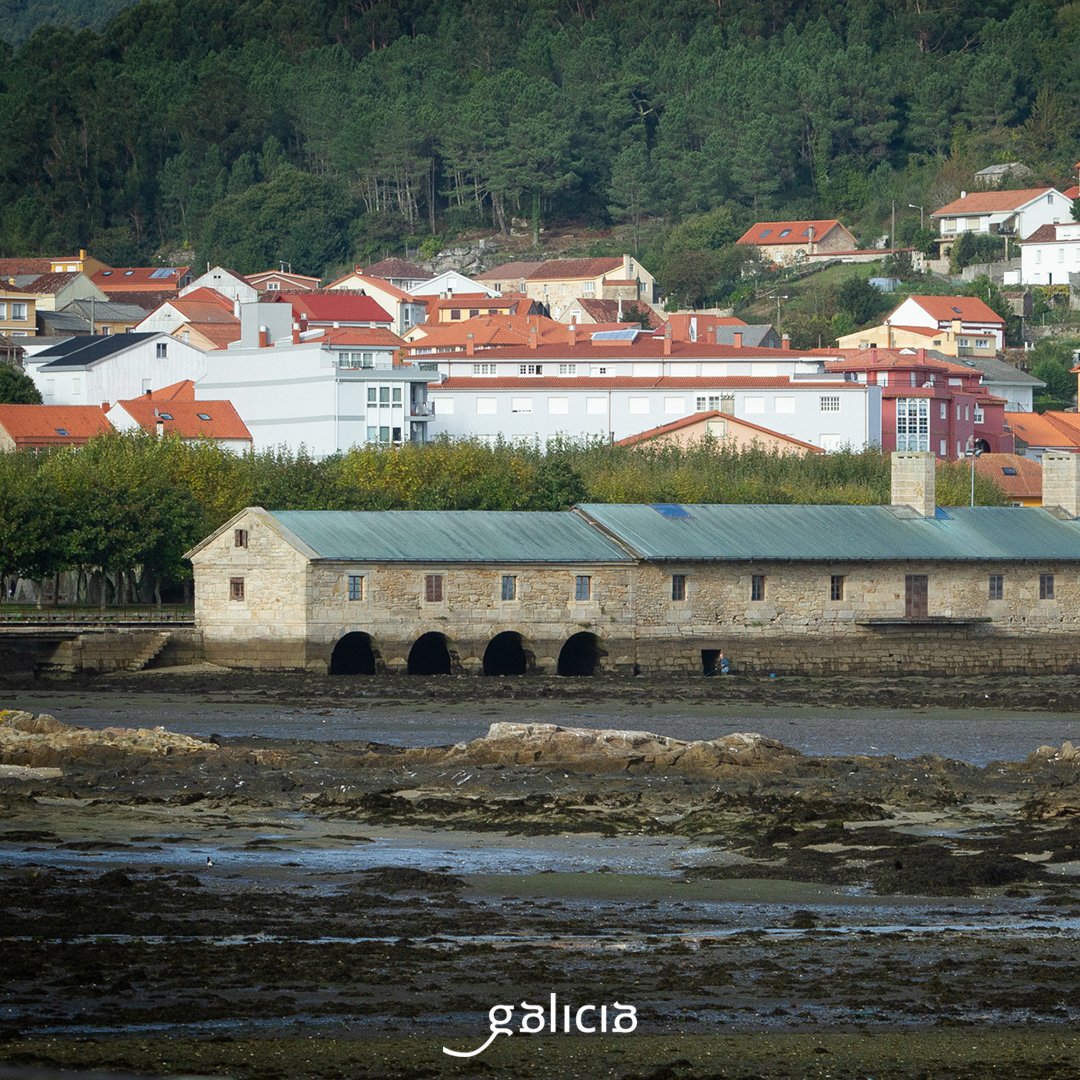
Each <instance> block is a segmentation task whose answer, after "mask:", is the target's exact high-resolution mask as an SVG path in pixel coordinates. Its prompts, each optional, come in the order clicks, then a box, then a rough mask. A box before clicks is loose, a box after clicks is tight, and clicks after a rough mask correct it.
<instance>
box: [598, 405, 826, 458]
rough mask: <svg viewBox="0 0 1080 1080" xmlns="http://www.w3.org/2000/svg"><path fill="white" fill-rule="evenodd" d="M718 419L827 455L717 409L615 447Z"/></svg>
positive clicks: (688, 417)
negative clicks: (721, 418)
mask: <svg viewBox="0 0 1080 1080" xmlns="http://www.w3.org/2000/svg"><path fill="white" fill-rule="evenodd" d="M717 417H723V418H724V420H725V421H726V422H727V423H729V424H734V425H735V426H736V427H743V428H750V429H751V430H752V431H755V432H760V433H761V434H762V435H768V436H770V437H771V438H774V439H781V440H783V441H784V442H788V443H792V444H793V445H794V446H801V447H802V448H803V449H805V450H810V451H812V452H813V453H815V454H824V453H825V451H824V450H823V449H822V448H821V447H820V446H814V444H813V443H808V442H803V441H802V439H796V438H794V436H791V435H785V434H784V433H783V432H781V431H773V430H772V429H771V428H767V427H762V426H761V424H754V423H751V422H750V421H749V420H743V419H741V418H739V417H737V416H731V415H729V414H726V413H722V412H719V411H717V410H716V409H713V410H711V411H709V412H697V413H691V414H690V415H689V416H684V417H683V418H682V419H681V420H673V421H671V423H670V424H661V425H660V426H659V427H654V428H650V429H649V430H648V431H639V432H638V433H637V434H636V435H627V436H626V438H624V439H619V440H617V441H616V443H615V445H616V446H637V445H638V444H639V443H645V442H650V441H651V440H652V439H655V438H657V437H658V436H661V435H670V434H671V433H672V432H673V431H681V430H682V429H683V428H688V427H693V426H694V425H695V424H701V423H704V422H705V421H706V420H713V419H716V418H717Z"/></svg>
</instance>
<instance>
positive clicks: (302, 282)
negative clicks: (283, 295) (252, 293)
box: [244, 270, 321, 297]
mask: <svg viewBox="0 0 1080 1080" xmlns="http://www.w3.org/2000/svg"><path fill="white" fill-rule="evenodd" d="M244 280H245V281H246V282H247V283H248V284H249V285H251V286H252V287H253V288H254V289H255V290H256V291H257V292H258V293H259V295H260V297H261V296H262V294H263V293H267V292H271V293H275V292H311V291H312V290H313V289H317V288H318V287H319V284H320V281H321V279H320V278H317V277H310V276H308V275H307V274H294V273H293V272H292V270H260V271H259V272H258V273H257V274H246V275H245V277H244Z"/></svg>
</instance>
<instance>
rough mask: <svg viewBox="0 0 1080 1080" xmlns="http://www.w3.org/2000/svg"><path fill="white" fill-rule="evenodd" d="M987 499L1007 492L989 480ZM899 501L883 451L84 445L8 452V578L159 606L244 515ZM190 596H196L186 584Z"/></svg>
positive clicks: (0, 478) (946, 469)
mask: <svg viewBox="0 0 1080 1080" xmlns="http://www.w3.org/2000/svg"><path fill="white" fill-rule="evenodd" d="M968 482H969V481H968V472H967V467H966V466H965V465H964V464H960V465H959V466H957V465H943V466H942V467H941V468H940V470H939V481H938V501H939V502H940V503H941V504H942V505H957V504H962V503H966V502H967V501H968V498H969V492H968ZM977 498H978V500H979V501H980V502H982V503H987V504H1001V503H1002V502H1003V501H1004V499H1003V496H1002V493H1001V491H1000V490H999V489H998V488H997V487H996V486H995V485H993V484H992V483H990V482H988V481H984V480H982V478H977ZM888 500H889V462H888V458H887V456H886V455H884V454H882V453H881V452H880V451H878V450H865V451H859V452H854V451H840V452H837V453H830V454H825V455H816V454H815V455H807V456H805V457H804V456H798V455H789V456H784V455H780V454H778V453H775V452H771V451H767V450H764V449H761V448H757V447H751V448H748V449H742V450H739V449H735V448H734V447H732V446H731V445H730V444H727V443H722V442H717V441H715V440H712V439H705V440H702V441H700V442H698V443H695V444H694V445H692V446H690V447H689V448H681V447H675V446H656V445H653V446H650V445H647V444H646V445H640V446H635V447H620V446H615V445H611V444H607V443H599V442H591V443H590V442H564V443H554V444H552V445H550V446H548V447H547V448H546V450H541V448H540V447H539V446H511V445H509V444H506V443H497V444H494V445H489V444H486V443H480V442H474V441H451V440H448V439H439V440H436V441H435V442H433V443H430V444H428V445H426V446H420V445H406V446H402V447H395V448H385V447H376V446H365V447H357V448H354V449H352V450H350V451H348V452H347V453H343V454H337V455H334V456H333V457H328V458H324V459H321V460H315V459H313V458H311V457H310V456H308V455H307V454H305V453H303V452H300V453H291V452H286V451H281V450H275V451H263V452H260V453H250V454H247V455H243V456H237V455H235V454H232V453H229V452H228V451H226V450H223V449H221V448H220V447H218V446H217V445H215V444H214V443H212V442H209V441H201V442H197V443H185V442H183V441H181V440H179V439H177V438H175V437H171V436H169V437H166V438H164V439H157V438H154V437H153V436H151V435H147V434H145V433H142V432H136V433H124V434H119V433H117V434H107V435H102V436H98V437H96V438H94V439H91V440H90V441H89V442H88V443H87V444H86V445H85V446H83V447H81V448H62V449H57V450H51V451H45V452H41V453H34V452H29V451H14V452H11V453H7V454H0V579H2V580H8V579H10V578H11V577H13V576H18V577H23V578H28V579H31V580H34V581H39V582H44V581H47V580H50V579H55V578H56V577H57V576H58V575H60V574H62V573H69V574H71V575H73V577H74V581H75V585H74V589H73V593H74V595H73V597H72V599H75V600H76V601H78V600H84V599H86V597H87V596H89V595H90V590H89V584H90V582H91V580H94V581H95V582H96V583H98V585H99V587H98V588H97V589H96V590H95V592H96V595H98V596H100V600H101V603H102V604H103V605H104V604H105V603H106V602H117V603H123V602H133V601H136V600H138V599H140V598H141V599H149V598H151V597H152V598H154V599H156V600H158V601H160V600H161V598H162V596H163V595H165V594H166V593H167V591H168V590H170V589H172V590H174V591H175V589H176V588H177V587H185V586H186V583H189V582H190V579H191V567H190V565H189V564H188V563H186V562H185V561H184V559H183V554H184V552H185V551H187V550H188V549H189V548H191V547H192V546H194V544H196V543H197V542H198V541H199V540H201V539H202V538H203V537H205V536H208V535H209V534H210V533H211V532H213V531H214V529H216V528H217V527H218V526H220V525H222V524H223V523H224V522H226V521H227V520H228V519H229V518H230V517H231V516H232V515H233V514H235V513H237V512H238V511H239V510H241V509H243V508H244V507H245V506H263V507H265V508H266V509H268V510H562V509H566V508H568V507H570V506H572V505H574V504H576V503H582V502H612V503H614V502H672V501H674V502H686V503H696V502H701V503H709V502H715V503H851V504H866V505H871V504H877V503H885V502H888ZM185 594H186V587H185Z"/></svg>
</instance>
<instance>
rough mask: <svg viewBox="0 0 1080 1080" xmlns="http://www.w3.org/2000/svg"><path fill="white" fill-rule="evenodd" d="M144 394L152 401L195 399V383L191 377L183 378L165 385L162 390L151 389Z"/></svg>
mask: <svg viewBox="0 0 1080 1080" xmlns="http://www.w3.org/2000/svg"><path fill="white" fill-rule="evenodd" d="M144 396H145V397H149V398H150V400H151V401H194V400H195V383H193V382H192V381H191V379H181V380H180V381H179V382H174V383H169V385H168V386H163V387H162V388H161V389H160V390H151V391H150V393H149V394H146V395H144Z"/></svg>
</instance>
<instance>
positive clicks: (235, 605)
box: [195, 514, 310, 669]
mask: <svg viewBox="0 0 1080 1080" xmlns="http://www.w3.org/2000/svg"><path fill="white" fill-rule="evenodd" d="M237 528H239V529H246V530H247V546H246V547H237V546H236V539H235V529H237ZM309 576H310V564H309V562H308V560H307V558H306V557H305V556H304V555H303V554H302V553H301V552H299V551H297V550H296V549H295V548H294V547H292V546H291V545H290V544H288V543H287V542H286V541H285V540H284V539H282V537H281V535H280V534H279V533H278V532H277V530H276V529H275V528H274V527H273V526H272V525H271V524H270V519H268V518H266V517H263V516H262V515H260V514H245V515H244V516H243V517H242V518H240V519H238V520H237V521H236V522H235V528H234V527H230V528H228V529H226V530H225V531H224V532H222V533H221V535H220V536H217V537H216V538H215V539H214V540H212V541H211V542H210V543H209V544H208V545H207V546H206V547H205V548H203V550H202V551H201V552H199V554H198V556H197V561H196V587H195V622H196V625H197V626H198V627H199V629H200V630H201V632H202V635H203V646H204V652H205V658H206V659H207V660H209V661H210V662H211V663H214V664H222V665H224V666H226V667H244V668H269V669H274V668H296V669H300V668H303V667H305V666H306V662H307V603H308V589H309V586H308V579H309ZM233 579H239V580H242V581H243V598H242V599H233V598H232V597H233V591H232V586H231V584H230V583H231V581H232V580H233Z"/></svg>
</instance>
